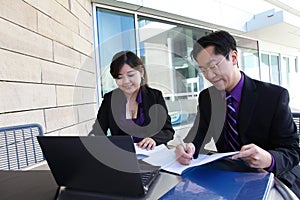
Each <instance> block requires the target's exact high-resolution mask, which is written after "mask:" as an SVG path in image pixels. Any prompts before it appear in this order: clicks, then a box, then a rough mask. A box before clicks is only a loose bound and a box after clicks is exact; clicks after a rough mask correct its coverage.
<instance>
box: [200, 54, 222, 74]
mask: <svg viewBox="0 0 300 200" xmlns="http://www.w3.org/2000/svg"><path fill="white" fill-rule="evenodd" d="M225 59H226V57H224V58H223V59H222V60H220V61H219V62H218V63H217V64H214V65H212V66H209V67H201V66H199V72H198V75H200V74H203V75H206V74H207V72H208V70H211V71H212V72H213V73H217V72H218V70H219V67H220V64H221V63H222V62H223V61H224V60H225Z"/></svg>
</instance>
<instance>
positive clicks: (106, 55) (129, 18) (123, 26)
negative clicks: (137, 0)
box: [96, 8, 136, 96]
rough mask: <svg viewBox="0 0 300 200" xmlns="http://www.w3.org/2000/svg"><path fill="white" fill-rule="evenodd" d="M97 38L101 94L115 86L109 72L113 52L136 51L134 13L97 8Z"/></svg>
mask: <svg viewBox="0 0 300 200" xmlns="http://www.w3.org/2000/svg"><path fill="white" fill-rule="evenodd" d="M96 16H97V34H98V35H97V36H98V37H97V38H98V45H97V48H98V52H99V68H100V71H99V73H100V84H101V96H103V95H104V94H105V93H107V92H109V91H111V90H112V89H114V88H116V85H115V81H114V80H113V78H112V77H111V75H110V73H109V65H110V63H111V60H112V57H113V55H114V54H115V53H117V52H119V51H122V50H131V51H133V52H135V53H136V40H135V39H136V37H135V27H134V15H133V14H128V13H123V12H117V11H112V10H108V9H102V8H97V14H96Z"/></svg>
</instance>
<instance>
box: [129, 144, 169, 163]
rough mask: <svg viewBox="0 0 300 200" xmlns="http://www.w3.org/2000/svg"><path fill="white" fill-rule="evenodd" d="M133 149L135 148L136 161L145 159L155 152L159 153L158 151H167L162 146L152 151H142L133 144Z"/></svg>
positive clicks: (164, 146)
mask: <svg viewBox="0 0 300 200" xmlns="http://www.w3.org/2000/svg"><path fill="white" fill-rule="evenodd" d="M134 148H135V153H136V155H137V158H138V159H143V158H147V157H149V156H150V155H152V154H154V153H156V152H159V151H161V152H163V151H167V150H168V148H167V147H166V145H164V144H161V145H158V146H156V147H155V148H154V149H152V150H147V149H142V148H140V147H138V146H137V143H134Z"/></svg>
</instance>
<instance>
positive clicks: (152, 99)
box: [90, 86, 175, 145]
mask: <svg viewBox="0 0 300 200" xmlns="http://www.w3.org/2000/svg"><path fill="white" fill-rule="evenodd" d="M141 90H142V107H143V110H144V116H145V121H144V125H143V127H140V126H137V125H136V124H134V122H133V121H132V120H125V119H124V113H125V109H126V107H125V104H126V98H125V96H124V94H123V92H122V91H121V90H120V89H115V90H113V91H111V92H109V93H107V94H105V95H104V99H103V101H102V103H101V106H100V108H99V111H98V115H97V119H96V121H95V123H94V125H93V129H92V131H91V132H90V134H94V135H100V134H105V135H107V132H108V129H110V132H111V134H112V135H127V133H129V134H130V135H134V136H136V137H140V138H145V137H151V138H152V139H154V140H155V142H156V144H157V145H159V144H166V143H167V142H168V141H170V140H172V139H173V135H174V132H175V131H174V129H173V128H172V124H171V118H170V116H169V115H168V109H167V106H166V103H165V100H164V98H163V96H162V93H161V91H159V90H156V89H153V88H150V87H147V86H142V87H141ZM122 114H123V116H122ZM150 115H151V117H150ZM116 119H117V120H116ZM99 125H100V126H99ZM100 127H101V128H100Z"/></svg>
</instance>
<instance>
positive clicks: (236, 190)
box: [160, 165, 274, 200]
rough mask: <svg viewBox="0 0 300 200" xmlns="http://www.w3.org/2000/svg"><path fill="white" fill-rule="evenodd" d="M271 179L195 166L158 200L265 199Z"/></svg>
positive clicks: (257, 175) (269, 176)
mask: <svg viewBox="0 0 300 200" xmlns="http://www.w3.org/2000/svg"><path fill="white" fill-rule="evenodd" d="M273 180H274V177H273V174H272V173H257V172H232V171H224V170H217V169H211V168H209V165H205V166H199V167H195V168H193V169H192V170H191V171H190V172H189V173H187V174H186V175H185V176H184V177H183V180H182V181H181V182H180V183H178V184H177V185H176V186H175V187H174V188H172V189H171V190H170V191H169V192H167V193H166V194H165V195H164V196H162V197H161V198H160V199H161V200H176V199H178V200H182V199H189V200H191V199H197V200H198V199H205V200H207V199H230V200H234V199H247V200H251V199H253V200H259V199H266V198H267V195H268V193H269V191H270V189H271V187H272V186H273Z"/></svg>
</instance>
